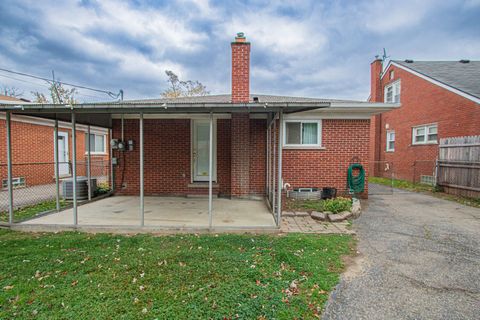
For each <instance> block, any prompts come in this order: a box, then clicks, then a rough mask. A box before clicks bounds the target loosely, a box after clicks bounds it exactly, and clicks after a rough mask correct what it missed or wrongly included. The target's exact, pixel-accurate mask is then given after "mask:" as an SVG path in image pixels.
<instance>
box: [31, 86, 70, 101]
mask: <svg viewBox="0 0 480 320" xmlns="http://www.w3.org/2000/svg"><path fill="white" fill-rule="evenodd" d="M48 90H49V91H50V99H51V100H49V99H48V98H47V97H46V96H45V94H43V93H40V92H38V91H32V94H33V96H34V99H33V101H34V102H36V103H50V102H52V103H55V104H76V103H77V102H78V101H77V99H75V94H77V89H76V88H70V89H68V88H65V87H64V86H63V85H62V84H61V83H59V82H52V83H50V87H49V88H48Z"/></svg>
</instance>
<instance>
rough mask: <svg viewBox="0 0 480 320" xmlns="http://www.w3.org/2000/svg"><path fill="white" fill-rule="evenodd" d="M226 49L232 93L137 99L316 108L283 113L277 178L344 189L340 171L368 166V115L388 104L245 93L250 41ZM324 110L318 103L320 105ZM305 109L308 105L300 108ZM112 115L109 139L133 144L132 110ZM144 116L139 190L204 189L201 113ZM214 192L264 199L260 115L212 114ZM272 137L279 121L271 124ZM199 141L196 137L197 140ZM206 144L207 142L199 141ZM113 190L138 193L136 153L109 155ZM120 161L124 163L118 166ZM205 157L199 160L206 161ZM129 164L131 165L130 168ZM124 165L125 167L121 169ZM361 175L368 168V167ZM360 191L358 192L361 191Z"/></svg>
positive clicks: (263, 143) (263, 118)
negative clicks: (142, 172) (142, 178)
mask: <svg viewBox="0 0 480 320" xmlns="http://www.w3.org/2000/svg"><path fill="white" fill-rule="evenodd" d="M231 50H232V83H231V87H232V92H231V94H225V95H213V96H205V97H187V98H177V99H155V100H139V101H135V102H137V103H140V102H149V103H156V104H159V105H162V104H166V105H169V104H173V103H180V104H186V103H195V104H198V105H201V104H204V103H213V104H214V103H219V104H230V105H232V106H235V105H236V106H241V107H242V106H244V107H245V108H248V106H249V104H254V105H260V106H263V105H267V106H268V105H274V104H283V105H296V104H298V105H302V104H305V105H310V104H311V105H316V106H317V107H316V108H315V109H314V110H310V111H304V112H295V113H291V114H285V115H284V118H283V121H284V127H285V130H284V133H285V134H284V136H283V137H282V138H281V139H282V141H283V148H282V149H283V150H282V161H283V168H282V179H283V183H284V184H288V185H289V187H290V188H322V187H335V188H337V189H338V191H339V192H340V193H344V192H347V190H346V180H347V169H348V166H349V165H350V164H351V163H354V162H360V163H362V164H363V165H364V167H365V168H366V169H367V170H368V161H369V128H370V120H369V119H370V115H371V114H373V113H377V112H381V111H382V110H390V109H392V106H391V105H386V104H383V103H379V104H374V103H367V102H361V101H342V100H331V99H312V98H300V97H285V96H271V95H261V94H252V93H250V86H249V83H250V81H249V78H250V43H249V42H247V41H246V39H245V38H244V37H243V36H239V37H236V38H235V41H234V42H233V43H232V44H231ZM327 105H328V108H323V107H322V106H327ZM307 109H308V108H307ZM120 118H121V115H120V114H116V115H115V114H114V115H113V124H112V125H113V137H114V138H118V137H120V136H121V132H120V131H121V128H122V127H123V128H124V136H125V137H126V138H125V139H127V140H133V141H138V140H139V137H138V132H139V128H138V115H130V116H128V115H126V116H124V125H123V126H122V125H121V120H120ZM171 118H172V117H171V116H166V115H165V116H162V115H156V116H153V115H152V116H150V117H148V118H146V119H145V124H144V126H145V127H144V130H145V141H148V142H147V143H146V145H145V172H146V173H145V174H146V175H147V176H148V181H146V182H145V194H149V195H160V194H169V195H185V194H187V195H188V194H201V193H206V192H207V189H206V188H205V183H204V182H205V181H206V180H207V178H208V172H207V171H208V170H206V169H205V170H203V172H202V170H200V171H198V166H199V165H201V164H199V162H200V163H201V162H202V159H200V158H199V157H198V156H197V155H198V154H200V155H203V156H204V157H207V156H208V154H207V153H206V151H203V152H202V151H198V147H199V146H200V145H201V144H202V142H201V141H195V139H198V138H199V136H197V135H196V134H195V133H196V132H197V130H206V129H205V128H206V124H207V123H208V121H206V120H205V119H207V118H205V117H204V116H195V115H186V116H185V115H183V116H182V117H181V118H180V117H178V116H177V117H176V119H171ZM214 118H215V128H216V133H214V135H215V137H214V140H216V145H215V146H214V153H215V154H216V159H215V160H216V161H215V163H214V168H213V170H214V174H213V175H214V178H213V180H214V193H215V194H216V195H219V196H226V197H263V196H264V195H265V194H266V187H267V185H268V184H267V181H266V179H267V159H266V158H267V149H266V145H267V138H268V137H267V133H266V129H267V127H268V122H269V121H271V120H269V119H268V117H267V114H258V113H250V114H248V113H236V112H232V113H225V114H219V115H214ZM276 128H277V129H275V130H277V131H276V136H278V128H279V125H278V120H277V124H276ZM200 138H201V137H200ZM204 145H205V146H206V145H207V144H204ZM114 157H117V158H119V159H120V161H119V162H118V163H119V165H118V166H116V169H115V170H116V174H115V182H116V185H115V187H116V190H117V191H116V192H117V194H129V195H136V194H138V193H139V181H138V174H137V173H138V170H139V168H138V159H139V154H138V152H126V153H123V154H120V153H119V152H118V151H117V152H115V153H114ZM122 160H123V163H122ZM206 163H207V160H203V164H204V166H206ZM131 164H134V165H131ZM124 165H125V167H124ZM367 174H368V172H367ZM366 194H367V192H365V194H364V196H366Z"/></svg>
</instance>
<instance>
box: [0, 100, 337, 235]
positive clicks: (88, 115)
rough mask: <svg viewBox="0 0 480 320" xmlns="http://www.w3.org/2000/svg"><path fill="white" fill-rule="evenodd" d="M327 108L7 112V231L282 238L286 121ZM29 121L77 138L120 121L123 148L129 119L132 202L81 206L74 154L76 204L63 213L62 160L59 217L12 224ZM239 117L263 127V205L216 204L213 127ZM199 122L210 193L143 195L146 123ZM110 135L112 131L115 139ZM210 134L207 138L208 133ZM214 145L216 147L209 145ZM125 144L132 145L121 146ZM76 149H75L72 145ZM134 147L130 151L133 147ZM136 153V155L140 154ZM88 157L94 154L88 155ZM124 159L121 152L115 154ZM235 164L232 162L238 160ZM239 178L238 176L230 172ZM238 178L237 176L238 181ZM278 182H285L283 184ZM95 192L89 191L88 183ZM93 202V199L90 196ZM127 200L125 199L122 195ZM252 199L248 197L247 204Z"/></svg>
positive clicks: (141, 105)
mask: <svg viewBox="0 0 480 320" xmlns="http://www.w3.org/2000/svg"><path fill="white" fill-rule="evenodd" d="M329 105H330V102H328V101H311V102H310V101H308V102H295V103H288V102H268V103H267V102H265V103H258V102H252V103H244V104H238V103H237V104H232V103H231V102H229V101H224V102H223V101H222V102H208V101H207V102H201V103H198V102H182V103H178V102H175V101H166V102H162V103H159V102H145V101H143V102H135V101H130V102H127V101H126V102H124V101H119V102H115V103H95V104H78V105H73V106H72V105H58V104H24V105H2V106H0V108H1V109H2V111H6V114H7V116H6V120H7V141H6V142H7V162H8V181H9V184H8V193H9V222H8V224H7V225H9V226H11V227H15V228H19V229H32V230H46V229H48V228H49V227H51V229H52V230H63V229H71V228H74V229H76V228H79V229H80V228H87V227H88V228H93V229H95V228H98V229H100V228H105V227H108V228H111V230H113V229H115V228H119V229H121V227H122V228H123V229H129V230H141V229H147V230H156V229H158V230H162V229H174V230H178V229H183V230H191V231H193V232H194V231H196V230H209V231H217V230H246V231H248V230H258V229H265V230H267V229H268V230H278V228H279V226H280V222H281V208H282V189H283V188H282V179H281V177H282V156H281V155H282V152H281V151H282V142H281V141H280V140H281V139H279V138H278V137H279V136H280V137H281V136H282V130H283V114H286V113H296V112H301V111H307V110H314V109H318V108H326V107H329ZM13 113H15V114H22V115H31V116H35V117H43V118H48V119H53V120H55V121H56V122H58V121H59V120H63V121H68V120H69V121H71V124H72V132H73V137H75V130H76V125H77V124H84V125H88V126H100V127H106V128H112V122H113V119H117V120H116V121H119V119H121V123H122V125H121V140H120V141H123V134H124V133H123V130H124V122H123V119H124V118H128V119H130V120H129V121H135V122H136V123H137V126H136V128H137V129H136V132H137V134H138V141H135V148H136V150H138V156H139V158H138V165H139V169H138V172H136V173H134V175H136V176H137V177H138V192H137V193H136V194H133V195H120V196H119V195H116V196H111V197H107V198H104V199H101V200H97V201H95V199H90V198H89V199H88V201H84V202H80V201H79V199H77V193H78V191H77V190H76V189H77V184H76V183H75V182H76V181H77V178H78V177H77V173H76V169H75V168H76V156H75V155H76V152H77V150H75V148H74V149H73V150H72V151H73V157H72V168H73V172H72V176H73V181H74V183H73V184H72V187H73V190H72V193H73V199H72V201H71V204H72V206H71V208H69V209H65V210H61V208H60V205H58V203H59V202H60V200H61V194H60V179H59V176H58V160H56V164H55V166H56V170H55V173H56V176H55V182H56V190H57V191H56V194H57V196H56V201H57V209H56V212H50V213H48V214H45V215H41V216H39V217H35V218H33V219H30V220H28V221H24V222H20V223H15V222H14V221H15V219H14V217H13V214H14V213H13V212H14V206H13V187H12V170H11V164H12V160H11V147H12V146H11V132H10V116H11V114H13ZM236 115H247V119H248V118H249V117H252V115H253V117H255V118H261V119H265V120H264V121H265V124H266V126H265V127H264V129H262V130H264V131H263V132H264V136H265V141H266V143H265V149H264V150H265V160H266V164H265V168H266V171H265V174H266V176H265V177H264V178H262V179H263V181H264V184H265V186H264V190H265V193H264V195H263V196H262V197H261V198H260V199H256V200H253V199H252V198H249V199H240V198H237V197H234V196H233V195H232V197H231V199H230V198H221V197H218V198H217V197H216V195H214V194H213V190H214V188H215V185H214V183H215V181H214V176H213V174H215V170H214V169H213V170H212V168H213V162H214V160H213V159H214V156H215V152H216V150H214V143H212V142H213V139H214V136H215V135H214V134H213V132H214V131H213V130H214V128H215V119H219V117H220V118H221V117H227V116H229V117H232V119H233V117H234V116H236ZM152 117H153V118H155V119H158V118H160V119H176V118H182V117H183V118H184V119H188V118H191V119H194V118H195V117H196V118H198V117H200V118H201V119H204V120H206V121H207V123H208V124H209V126H207V128H209V134H208V135H207V137H208V138H207V147H206V148H207V149H206V150H207V152H208V154H207V158H206V159H208V160H207V164H208V174H207V177H206V181H204V182H203V185H204V187H203V188H205V186H206V188H205V189H204V190H208V192H206V193H205V194H203V195H201V196H203V197H200V198H189V197H172V196H163V195H162V196H150V195H148V194H147V195H146V194H145V185H146V184H147V183H148V181H149V180H148V179H149V176H148V175H145V171H144V164H145V147H144V145H145V141H144V128H145V124H144V119H152ZM110 132H112V131H110ZM207 132H208V131H207ZM55 135H56V136H57V135H58V126H57V125H56V126H55ZM208 139H210V140H209V141H208ZM123 142H125V143H126V142H127V141H123ZM73 146H75V143H73ZM127 147H128V146H127ZM137 148H138V149H137ZM89 152H90V151H88V153H89ZM116 152H117V154H118V151H116ZM55 153H56V154H55V159H58V146H56V148H55ZM110 155H111V157H110V159H111V161H112V163H111V168H112V169H111V170H112V172H115V171H114V167H115V166H116V165H117V163H116V161H118V160H119V159H118V157H121V156H118V157H114V156H113V155H114V152H113V150H112V149H110ZM232 157H233V155H232ZM232 172H233V169H232ZM232 175H233V173H232ZM279 177H280V178H279ZM110 178H111V181H110V186H111V188H112V190H111V195H115V193H116V191H117V190H116V188H118V187H119V186H118V183H116V181H115V177H114V175H113V174H112V175H111V177H110ZM87 179H89V180H90V173H89V172H87ZM88 185H89V186H90V183H88ZM89 194H90V193H89ZM119 194H121V192H120V193H119ZM247 198H248V197H247Z"/></svg>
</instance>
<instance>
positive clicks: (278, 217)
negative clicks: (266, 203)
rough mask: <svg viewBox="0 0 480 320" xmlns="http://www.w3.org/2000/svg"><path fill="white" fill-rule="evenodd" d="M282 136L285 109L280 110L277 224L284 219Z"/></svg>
mask: <svg viewBox="0 0 480 320" xmlns="http://www.w3.org/2000/svg"><path fill="white" fill-rule="evenodd" d="M282 136H283V111H282V110H280V114H279V117H278V197H277V201H278V203H277V226H280V223H281V219H282V187H283V185H282V184H283V182H282Z"/></svg>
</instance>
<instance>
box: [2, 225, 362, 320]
mask: <svg viewBox="0 0 480 320" xmlns="http://www.w3.org/2000/svg"><path fill="white" fill-rule="evenodd" d="M353 247H354V240H353V239H352V237H351V236H345V235H302V234H289V235H283V236H281V235H222V234H221V235H200V236H198V235H182V236H180V235H176V236H162V237H154V236H150V235H136V236H120V235H106V234H98V235H91V234H85V233H73V232H70V233H59V234H28V233H19V232H13V231H6V230H1V229H0V270H1V272H0V319H11V318H15V317H16V318H21V319H29V318H32V319H33V318H35V319H52V318H55V319H119V318H120V319H135V318H146V319H155V318H158V319H207V318H212V319H236V318H239V319H272V318H277V319H294V318H297V319H315V318H317V317H318V315H319V313H320V312H321V309H322V307H323V305H324V303H325V301H326V300H327V298H328V293H329V291H331V290H332V288H333V287H334V286H335V285H336V284H337V282H338V279H339V273H340V272H341V270H342V268H343V262H342V258H341V257H342V255H347V254H351V253H352V252H353V250H354V249H353ZM293 281H295V282H296V283H298V286H297V288H295V285H294V286H291V283H292V282H293Z"/></svg>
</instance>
